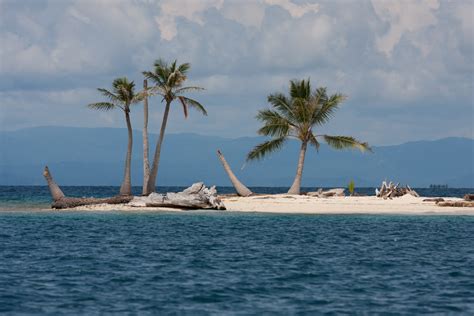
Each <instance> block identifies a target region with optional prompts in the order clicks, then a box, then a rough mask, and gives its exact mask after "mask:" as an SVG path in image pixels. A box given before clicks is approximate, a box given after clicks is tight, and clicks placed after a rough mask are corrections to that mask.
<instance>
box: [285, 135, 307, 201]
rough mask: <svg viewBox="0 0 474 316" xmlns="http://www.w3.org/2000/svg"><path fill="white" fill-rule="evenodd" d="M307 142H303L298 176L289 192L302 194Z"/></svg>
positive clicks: (297, 171)
mask: <svg viewBox="0 0 474 316" xmlns="http://www.w3.org/2000/svg"><path fill="white" fill-rule="evenodd" d="M307 145H308V144H307V143H306V142H302V143H301V149H300V158H299V159H298V167H297V168H296V176H295V180H294V181H293V184H292V185H291V188H290V189H289V190H288V194H300V188H301V177H302V176H303V167H304V157H305V155H306V147H307Z"/></svg>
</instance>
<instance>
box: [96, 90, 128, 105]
mask: <svg viewBox="0 0 474 316" xmlns="http://www.w3.org/2000/svg"><path fill="white" fill-rule="evenodd" d="M97 90H98V91H99V92H100V93H101V94H102V95H103V96H104V97H106V98H107V99H109V100H110V102H112V103H115V104H116V103H120V102H122V100H120V97H119V96H117V95H115V94H114V93H112V92H110V91H109V90H107V89H102V88H98V89H97Z"/></svg>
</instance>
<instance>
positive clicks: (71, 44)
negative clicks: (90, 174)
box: [0, 0, 474, 143]
mask: <svg viewBox="0 0 474 316" xmlns="http://www.w3.org/2000/svg"><path fill="white" fill-rule="evenodd" d="M0 6H1V10H0V42H1V43H2V44H1V45H0V115H1V116H2V118H1V120H2V124H1V126H0V128H2V129H15V128H20V127H27V126H37V125H71V126H104V125H106V126H117V127H120V126H123V120H122V117H121V116H120V113H103V114H100V115H103V116H100V115H99V113H91V112H90V111H89V110H87V109H85V108H84V106H85V104H87V103H89V102H93V101H98V99H97V98H98V97H99V95H98V94H97V92H96V90H95V88H97V87H108V86H110V83H111V82H112V80H113V79H114V78H115V77H118V76H128V77H130V78H131V79H132V80H135V82H136V83H137V86H141V83H142V79H143V78H142V76H141V71H143V70H146V69H150V68H151V67H152V65H153V62H154V60H155V59H157V58H158V57H163V58H165V59H167V60H173V59H178V62H191V64H192V69H191V72H190V74H189V78H190V84H195V85H199V86H203V87H205V88H206V89H207V90H206V91H205V92H204V93H201V94H198V95H196V96H195V97H196V98H198V99H199V100H201V101H202V102H203V104H205V105H206V106H207V107H208V108H209V113H210V115H209V117H207V118H202V117H200V116H193V117H191V118H190V119H189V120H187V121H185V122H184V121H182V115H181V113H180V112H179V111H177V110H176V111H174V110H173V111H172V118H173V119H172V121H171V122H170V124H169V131H170V132H173V131H175V132H176V131H188V132H197V133H203V134H220V135H224V136H230V137H237V136H242V135H254V132H255V130H256V129H257V127H258V126H257V125H258V122H257V121H255V119H254V116H255V113H256V111H257V110H258V109H260V108H262V107H265V106H267V104H266V96H267V95H268V94H269V93H271V92H275V91H286V90H287V88H288V81H289V80H290V79H294V78H308V77H311V82H312V83H313V84H314V85H315V86H327V87H328V88H329V90H330V91H331V92H335V91H340V92H342V93H345V94H347V95H348V96H349V99H348V101H347V102H346V103H345V104H344V105H343V107H342V109H341V112H340V113H338V115H337V116H336V117H335V119H334V121H333V122H332V123H331V124H330V125H328V126H327V128H328V129H330V130H331V131H332V132H337V131H338V130H341V132H347V133H352V134H354V136H364V137H363V138H364V139H365V140H368V141H377V142H379V143H381V142H386V143H393V142H399V141H402V140H408V139H413V138H421V137H423V138H430V137H437V136H439V135H441V132H439V126H440V125H439V124H440V118H439V115H440V114H439V113H442V115H443V117H445V118H446V120H445V122H444V124H443V129H442V130H443V132H444V133H446V135H463V136H466V135H467V134H469V132H471V134H472V115H471V116H469V115H466V113H468V114H469V113H472V107H473V99H474V96H473V93H472V90H473V89H472V86H473V79H472V74H473V72H474V61H473V58H474V57H473V56H474V52H473V47H474V44H473V26H472V23H473V22H472V18H471V14H470V12H472V11H473V9H474V8H473V4H472V2H471V1H463V0H459V1H448V0H447V1H443V2H438V1H405V0H404V1H402V2H400V1H399V2H396V1H383V0H377V1H376V0H374V1H371V0H361V1H357V2H356V1H344V2H340V1H332V0H318V1H309V0H298V1H297V0H292V1H289V0H278V1H277V0H258V1H257V0H255V1H242V0H208V1H198V0H195V1H192V0H179V1H178V0H173V1H171V0H160V1H157V0H128V1H125V0H117V1H110V0H97V1H93V0H70V1H57V0H43V1H3V2H0ZM66 96H68V97H66ZM151 102H152V103H151V104H152V111H153V113H152V117H153V118H154V120H153V121H152V122H151V123H150V128H151V130H152V131H157V130H158V129H159V123H158V122H159V121H160V115H161V112H159V111H161V110H162V106H161V104H160V103H159V100H155V99H153V100H152V101H151ZM448 109H449V111H448ZM139 111H140V107H139V106H137V107H135V109H134V110H133V117H134V127H136V128H140V126H141V125H140V124H141V120H140V112H139ZM175 112H176V113H175ZM46 113H48V115H47V114H46ZM51 113H54V115H51ZM173 113H175V114H173ZM416 118H419V120H420V124H418V126H417V127H416V128H415V127H413V130H414V131H415V130H416V133H417V134H416V135H415V134H414V132H410V130H409V127H410V124H416V123H414V120H415V119H416ZM243 122H244V123H243ZM375 122H377V124H375ZM394 122H396V123H394ZM383 126H391V129H392V130H393V131H391V133H390V135H386V133H385V132H384V128H383ZM407 129H408V130H407ZM430 130H431V132H430ZM380 135H383V136H380ZM418 135H420V136H419V137H418ZM430 135H431V136H430ZM381 137H382V138H381Z"/></svg>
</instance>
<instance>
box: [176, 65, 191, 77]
mask: <svg viewBox="0 0 474 316" xmlns="http://www.w3.org/2000/svg"><path fill="white" fill-rule="evenodd" d="M189 69H191V64H190V63H184V64H181V65H179V66H178V71H179V72H180V73H182V74H183V75H186V74H187V73H188V71H189Z"/></svg>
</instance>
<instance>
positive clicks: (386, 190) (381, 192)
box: [375, 181, 420, 200]
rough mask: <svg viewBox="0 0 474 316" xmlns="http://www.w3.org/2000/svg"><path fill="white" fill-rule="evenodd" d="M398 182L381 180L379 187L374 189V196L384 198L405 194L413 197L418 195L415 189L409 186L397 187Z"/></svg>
mask: <svg viewBox="0 0 474 316" xmlns="http://www.w3.org/2000/svg"><path fill="white" fill-rule="evenodd" d="M399 185H400V183H397V184H394V183H393V182H392V181H390V182H389V183H388V184H387V182H386V181H383V182H382V185H381V186H380V189H375V196H377V197H380V198H383V199H384V200H386V199H393V198H394V197H399V196H403V195H405V194H410V195H413V196H414V197H420V196H419V195H418V193H416V191H415V190H413V189H412V188H410V186H408V185H407V186H406V187H399Z"/></svg>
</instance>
